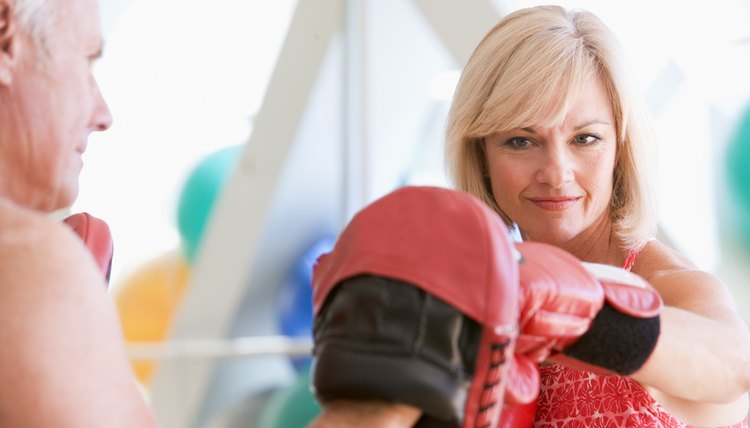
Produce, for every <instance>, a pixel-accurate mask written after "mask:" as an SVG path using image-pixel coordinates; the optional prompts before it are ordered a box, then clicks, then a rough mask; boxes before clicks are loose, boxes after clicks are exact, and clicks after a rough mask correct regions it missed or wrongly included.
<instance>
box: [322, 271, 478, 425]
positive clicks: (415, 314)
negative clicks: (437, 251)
mask: <svg viewBox="0 0 750 428" xmlns="http://www.w3.org/2000/svg"><path fill="white" fill-rule="evenodd" d="M481 333H482V327H481V326H480V325H479V324H478V323H477V322H475V321H474V320H472V319H470V318H468V317H466V316H465V315H463V314H462V313H461V312H459V311H458V310H456V309H455V308H453V307H452V306H450V305H449V304H447V303H445V302H444V301H442V300H440V299H438V298H436V297H435V296H432V295H430V294H429V293H426V292H425V291H423V290H422V289H420V288H417V287H414V286H412V285H410V284H407V283H404V282H400V281H396V280H391V279H387V278H382V277H375V276H358V277H355V278H352V279H349V280H347V281H344V282H343V283H341V284H339V285H338V286H337V287H336V288H335V289H334V290H333V291H332V292H331V294H330V295H329V296H328V298H327V299H326V302H325V303H324V305H323V307H322V308H321V309H320V311H319V312H318V314H317V315H316V318H315V324H314V339H315V347H314V350H313V354H314V357H315V362H314V365H313V375H312V382H313V388H314V390H315V394H316V396H317V397H318V399H319V400H321V402H326V401H329V400H333V399H337V398H341V399H371V400H384V401H388V402H393V403H402V404H408V405H411V406H414V407H417V408H419V409H422V411H423V412H424V415H425V416H423V418H422V420H420V424H419V426H457V425H458V422H459V421H460V420H461V419H462V417H463V409H464V404H465V400H466V394H467V390H468V387H469V385H470V381H471V377H472V375H473V373H474V362H475V359H476V355H477V350H478V346H479V343H480V339H481ZM433 418H434V419H433ZM430 419H433V422H434V423H432V424H430V423H429V420H430ZM440 421H442V422H440ZM446 422H448V424H446V425H443V424H444V423H446Z"/></svg>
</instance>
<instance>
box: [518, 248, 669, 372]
mask: <svg viewBox="0 0 750 428" xmlns="http://www.w3.org/2000/svg"><path fill="white" fill-rule="evenodd" d="M516 248H517V249H518V250H519V251H520V252H521V254H522V255H523V257H522V260H521V262H520V274H521V294H522V298H521V299H522V300H521V302H522V303H521V318H520V326H521V334H520V336H519V337H518V340H517V342H516V353H517V354H520V355H522V356H524V357H526V358H529V359H531V360H533V361H537V362H541V361H543V360H545V359H548V357H551V359H553V360H555V361H558V362H563V363H565V364H568V365H571V364H572V365H577V366H579V367H583V368H586V369H588V370H590V371H598V372H604V373H607V372H616V373H619V374H621V375H629V374H631V373H633V372H635V371H636V370H638V369H639V368H640V367H641V366H642V365H643V364H644V363H645V362H646V360H647V359H648V357H649V356H650V355H651V353H652V352H653V350H654V348H655V346H656V341H657V339H658V336H659V330H660V321H659V313H660V312H661V309H662V307H663V302H662V299H661V297H660V296H659V294H658V293H657V292H656V291H655V290H654V289H653V288H651V287H650V286H649V285H648V284H647V283H646V282H645V281H644V280H642V279H641V278H640V277H638V276H637V275H635V274H632V273H630V272H627V271H625V270H623V269H619V268H615V267H612V266H605V265H594V264H588V263H582V262H580V261H579V260H578V259H577V258H575V257H574V256H573V255H571V254H569V253H567V252H565V251H564V250H561V249H559V248H557V247H554V246H551V245H547V244H542V243H535V242H527V243H520V244H517V246H516ZM601 369H604V370H601Z"/></svg>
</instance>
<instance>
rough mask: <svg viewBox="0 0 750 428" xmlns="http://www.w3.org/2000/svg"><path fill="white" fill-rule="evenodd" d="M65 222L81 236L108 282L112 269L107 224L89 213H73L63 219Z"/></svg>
mask: <svg viewBox="0 0 750 428" xmlns="http://www.w3.org/2000/svg"><path fill="white" fill-rule="evenodd" d="M64 222H65V224H67V225H68V226H70V228H71V229H73V231H74V232H75V233H76V234H77V235H78V237H80V238H81V241H83V244H84V245H85V246H86V247H87V248H88V249H89V251H91V255H92V256H93V257H94V261H95V262H96V265H97V266H99V269H100V270H101V271H102V274H104V279H105V281H106V282H107V284H109V275H110V273H111V271H112V252H113V245H112V234H111V233H110V231H109V226H107V223H105V222H104V221H103V220H100V219H98V218H96V217H94V216H92V215H91V214H89V213H78V214H73V215H71V216H70V217H68V218H66V219H65V220H64Z"/></svg>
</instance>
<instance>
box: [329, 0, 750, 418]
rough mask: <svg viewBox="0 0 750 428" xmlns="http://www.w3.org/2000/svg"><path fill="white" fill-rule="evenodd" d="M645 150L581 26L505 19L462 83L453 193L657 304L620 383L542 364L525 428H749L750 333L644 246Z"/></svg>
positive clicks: (602, 32) (678, 264) (341, 408)
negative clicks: (631, 278) (645, 287)
mask: <svg viewBox="0 0 750 428" xmlns="http://www.w3.org/2000/svg"><path fill="white" fill-rule="evenodd" d="M651 144H654V143H653V142H652V140H651V136H650V133H649V128H648V125H647V121H646V119H645V116H644V115H643V110H642V107H641V106H640V105H639V103H638V102H637V100H636V99H635V97H634V96H633V95H632V91H631V88H630V87H629V85H628V83H627V76H626V73H625V69H624V66H623V64H622V63H621V56H620V47H619V45H618V43H617V41H616V40H615V38H614V36H613V35H612V33H611V32H610V31H609V30H608V29H607V27H606V26H605V25H604V24H603V23H602V22H601V21H600V20H599V19H598V18H596V17H595V16H594V15H592V14H591V13H589V12H585V11H576V12H571V11H567V10H565V9H563V8H560V7H556V6H543V7H535V8H530V9H524V10H520V11H517V12H515V13H512V14H510V15H508V16H507V17H505V18H504V19H503V20H501V21H500V22H499V23H498V24H497V26H495V28H493V29H492V30H491V31H490V32H489V33H488V34H487V35H486V36H485V37H484V39H483V40H482V41H481V43H480V44H479V46H478V47H477V48H476V50H475V51H474V53H473V55H472V57H471V58H470V59H469V62H468V64H467V65H466V68H465V69H464V72H463V74H462V76H461V80H460V82H459V85H458V87H457V90H456V93H455V96H454V100H453V106H452V109H451V112H450V115H449V120H448V126H447V140H446V160H447V163H448V169H449V171H450V174H451V177H452V179H453V181H454V183H455V185H456V187H458V188H459V189H460V190H463V191H466V192H468V193H471V194H473V195H475V196H477V197H478V198H480V199H482V200H484V201H485V202H486V203H487V204H488V205H489V206H491V207H492V208H493V209H494V210H495V211H497V213H498V214H499V215H500V216H501V217H502V218H503V219H504V221H505V222H506V224H507V225H508V226H509V227H517V228H518V230H519V231H520V234H521V236H522V237H523V239H524V240H530V241H541V242H545V243H548V244H552V245H555V246H558V247H560V248H562V249H564V250H567V251H568V252H570V253H572V254H573V255H575V256H576V257H578V258H579V259H580V260H582V261H585V262H594V263H604V264H608V265H613V266H619V267H623V268H625V269H627V270H631V271H632V272H634V273H636V274H638V275H640V276H641V277H643V278H645V279H646V280H647V281H648V282H649V283H650V284H651V285H653V287H655V288H656V289H657V290H658V291H659V293H660V294H661V295H662V297H663V300H664V302H665V305H666V307H665V308H664V310H663V312H662V314H661V336H660V337H659V340H658V343H657V346H656V349H655V350H654V352H653V354H651V356H650V358H649V359H648V361H647V363H646V364H645V365H644V366H643V367H642V368H641V369H640V370H638V371H636V372H635V373H634V374H633V375H631V376H629V377H623V376H618V375H612V376H598V375H595V374H593V373H589V372H585V371H580V370H577V369H574V368H569V367H564V366H561V365H557V364H545V363H543V364H542V367H541V376H542V379H541V384H542V389H541V393H540V395H539V399H538V403H536V404H537V405H538V406H537V410H536V416H535V422H534V424H535V426H541V427H547V426H549V427H552V426H592V425H593V426H628V427H643V426H664V427H685V426H713V427H717V426H733V427H746V426H747V414H748V396H747V391H748V390H750V334H749V333H748V329H747V326H746V325H745V324H744V322H743V321H742V320H741V318H740V317H739V316H738V314H737V312H736V310H735V305H734V301H733V298H732V296H731V294H730V293H729V291H728V290H727V289H726V287H725V286H724V285H723V284H722V283H721V282H720V281H719V280H718V279H716V278H714V277H713V276H711V275H710V274H708V273H706V272H701V271H699V270H698V269H697V268H696V267H695V266H694V265H693V264H692V263H691V262H690V261H688V260H686V259H685V258H684V257H682V256H680V255H679V254H677V253H676V252H675V251H674V250H672V249H670V248H668V247H667V246H665V245H663V244H662V243H660V242H659V241H658V240H656V239H654V237H653V234H654V231H655V229H656V214H655V211H654V208H653V203H652V193H651V190H650V188H649V185H650V183H649V181H648V178H647V170H648V168H647V164H646V157H645V155H644V151H645V149H646V148H647V146H649V145H651ZM530 411H532V412H533V411H534V410H533V408H531V409H530ZM363 417H365V418H364V419H363ZM418 417H419V411H418V410H416V409H413V408H410V407H408V406H403V405H399V404H386V403H377V402H335V403H332V404H331V405H330V406H327V408H326V412H325V413H324V414H323V415H322V416H321V418H319V419H318V421H316V422H317V423H316V425H315V426H318V427H322V426H337V424H339V423H340V424H342V426H343V425H346V423H348V422H350V421H357V422H358V424H360V426H361V423H362V421H363V420H368V419H367V418H369V421H372V423H373V424H375V423H377V424H378V426H410V425H411V424H413V423H414V422H415V421H416V420H417V419H418ZM375 421H376V422H375ZM370 426H376V425H370Z"/></svg>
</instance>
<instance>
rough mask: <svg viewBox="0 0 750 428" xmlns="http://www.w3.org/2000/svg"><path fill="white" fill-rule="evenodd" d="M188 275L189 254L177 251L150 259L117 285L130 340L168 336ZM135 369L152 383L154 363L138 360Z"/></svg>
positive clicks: (140, 377) (124, 327)
mask: <svg viewBox="0 0 750 428" xmlns="http://www.w3.org/2000/svg"><path fill="white" fill-rule="evenodd" d="M188 277H189V266H188V264H187V262H186V261H185V257H184V256H183V255H182V253H181V252H180V251H177V250H175V251H172V252H169V253H167V254H164V255H162V256H160V257H158V258H156V259H154V260H151V261H149V262H148V263H146V264H145V265H143V266H141V267H140V268H138V269H137V270H136V271H135V272H133V273H132V274H131V275H130V276H129V277H128V278H126V279H125V280H124V281H123V282H122V283H120V284H117V286H116V287H115V304H116V306H117V312H118V314H119V317H120V324H121V326H122V332H123V335H124V336H125V340H126V341H128V342H160V341H163V340H164V339H166V337H167V334H168V333H169V328H170V326H171V323H172V318H173V316H174V313H175V310H176V309H177V307H178V305H179V303H180V300H181V299H182V295H183V293H184V291H185V286H186V284H187V282H188ZM133 370H134V371H135V375H136V377H137V378H138V380H139V381H140V382H141V383H142V384H143V385H148V382H149V381H150V380H151V376H152V375H153V371H154V363H152V362H147V361H134V362H133Z"/></svg>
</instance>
